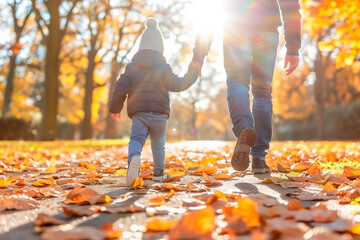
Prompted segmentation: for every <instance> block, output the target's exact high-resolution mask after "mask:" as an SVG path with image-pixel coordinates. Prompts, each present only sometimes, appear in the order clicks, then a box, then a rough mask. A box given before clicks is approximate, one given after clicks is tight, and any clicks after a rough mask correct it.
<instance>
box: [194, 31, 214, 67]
mask: <svg viewBox="0 0 360 240" xmlns="http://www.w3.org/2000/svg"><path fill="white" fill-rule="evenodd" d="M213 37H214V35H213V33H212V32H201V31H200V32H198V33H197V35H196V41H195V47H194V49H193V53H194V55H193V61H196V62H200V63H201V64H202V63H203V61H204V58H205V56H206V55H207V54H208V52H209V50H210V46H211V43H212V40H213Z"/></svg>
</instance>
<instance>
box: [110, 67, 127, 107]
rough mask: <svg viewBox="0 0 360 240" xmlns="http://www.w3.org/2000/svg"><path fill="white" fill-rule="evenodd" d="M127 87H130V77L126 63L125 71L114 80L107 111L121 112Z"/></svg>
mask: <svg viewBox="0 0 360 240" xmlns="http://www.w3.org/2000/svg"><path fill="white" fill-rule="evenodd" d="M129 88H130V77H129V65H128V66H127V67H126V69H125V72H124V73H123V74H121V75H120V77H119V78H118V80H117V81H116V85H115V88H114V91H113V94H112V96H111V100H110V104H109V111H110V112H111V113H120V112H121V110H122V108H123V106H124V102H125V99H126V95H127V94H128V92H129Z"/></svg>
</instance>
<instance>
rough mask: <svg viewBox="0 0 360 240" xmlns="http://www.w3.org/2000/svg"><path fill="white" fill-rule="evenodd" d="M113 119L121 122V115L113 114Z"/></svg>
mask: <svg viewBox="0 0 360 240" xmlns="http://www.w3.org/2000/svg"><path fill="white" fill-rule="evenodd" d="M111 117H112V118H113V119H114V120H115V121H117V122H120V113H112V114H111Z"/></svg>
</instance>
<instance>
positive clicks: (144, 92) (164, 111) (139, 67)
mask: <svg viewBox="0 0 360 240" xmlns="http://www.w3.org/2000/svg"><path fill="white" fill-rule="evenodd" d="M146 27H147V28H146V29H145V31H144V32H143V34H142V36H141V41H140V46H139V51H138V52H137V53H136V54H135V56H134V57H133V58H132V60H131V63H130V64H128V65H127V66H126V69H125V72H124V73H123V74H121V75H120V78H119V79H118V81H117V83H116V86H115V89H114V92H113V95H112V98H111V101H110V106H109V110H110V112H111V113H112V116H113V118H114V119H115V120H118V119H119V117H120V112H121V110H122V108H123V105H124V101H125V99H126V97H127V98H128V99H127V112H128V116H129V117H130V118H131V119H132V126H131V134H130V142H129V153H128V163H129V167H128V172H127V176H126V180H127V184H128V185H129V186H131V185H132V184H133V182H134V180H135V178H136V177H137V176H138V174H139V170H140V165H141V158H140V156H141V151H142V148H143V146H144V144H145V141H146V138H147V136H148V135H150V139H151V149H152V154H153V163H154V174H153V180H163V179H165V178H166V173H165V172H164V169H165V134H166V128H167V127H166V126H167V120H168V118H169V115H170V99H169V91H173V92H180V91H184V90H186V89H187V88H189V87H190V86H191V85H192V84H193V83H195V81H196V79H197V78H198V76H199V74H200V69H201V66H202V61H203V58H204V56H205V55H206V53H207V51H208V48H209V47H210V46H206V47H205V48H202V47H200V46H196V47H195V49H196V48H197V49H199V50H198V51H197V52H195V51H194V57H193V61H192V62H191V63H190V65H189V69H188V71H187V73H186V74H185V76H184V77H178V76H176V75H175V74H174V73H173V72H172V70H171V67H170V65H169V64H167V63H166V60H165V58H164V56H163V55H162V53H163V50H164V46H163V39H162V34H161V32H160V30H159V29H158V23H157V20H156V19H153V18H150V19H148V20H147V21H146ZM208 45H209V44H208ZM203 49H205V51H204V50H203ZM196 53H197V54H196Z"/></svg>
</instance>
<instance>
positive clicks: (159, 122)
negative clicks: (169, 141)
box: [149, 113, 168, 175]
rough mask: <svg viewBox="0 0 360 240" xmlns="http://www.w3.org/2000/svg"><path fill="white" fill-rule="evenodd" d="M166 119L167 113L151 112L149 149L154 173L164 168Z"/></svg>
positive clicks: (157, 173) (159, 172) (156, 173)
mask: <svg viewBox="0 0 360 240" xmlns="http://www.w3.org/2000/svg"><path fill="white" fill-rule="evenodd" d="M167 119H168V115H167V114H158V113H153V119H152V121H151V125H150V127H149V134H150V139H151V150H152V154H153V159H154V175H159V174H161V171H162V170H164V169H165V135H166V126H167Z"/></svg>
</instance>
